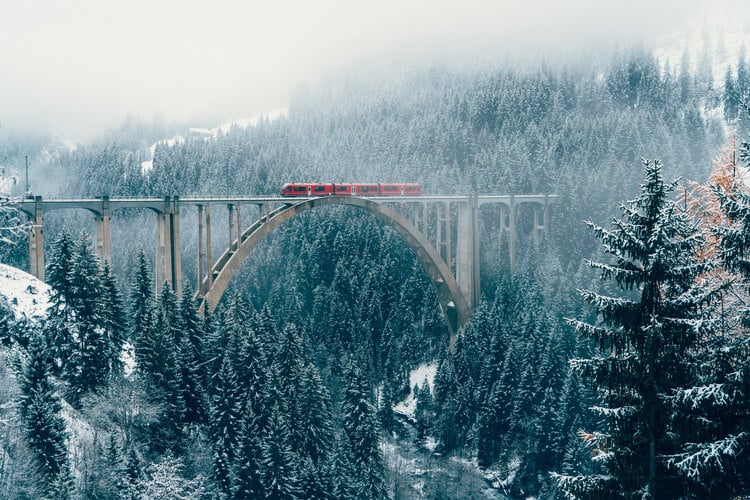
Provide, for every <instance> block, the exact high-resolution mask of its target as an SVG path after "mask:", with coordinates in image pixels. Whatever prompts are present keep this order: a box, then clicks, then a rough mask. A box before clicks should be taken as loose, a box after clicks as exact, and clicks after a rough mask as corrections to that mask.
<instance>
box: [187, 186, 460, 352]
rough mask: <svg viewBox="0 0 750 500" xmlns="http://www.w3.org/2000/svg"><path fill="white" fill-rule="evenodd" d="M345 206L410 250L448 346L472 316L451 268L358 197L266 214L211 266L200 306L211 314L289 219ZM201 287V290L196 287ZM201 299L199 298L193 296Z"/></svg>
mask: <svg viewBox="0 0 750 500" xmlns="http://www.w3.org/2000/svg"><path fill="white" fill-rule="evenodd" d="M328 205H344V206H352V207H358V208H361V209H364V210H367V211H369V212H370V213H372V214H373V215H374V216H375V217H377V218H378V219H379V220H380V221H382V222H383V223H385V224H387V225H388V226H390V227H391V228H392V229H394V230H395V231H396V232H397V233H398V234H399V235H401V237H402V238H403V239H404V241H405V242H406V244H407V245H408V246H409V248H411V249H412V251H413V252H414V254H415V255H416V257H417V260H419V261H420V262H421V264H422V266H423V267H424V269H425V271H426V272H427V275H428V277H429V278H430V281H431V282H432V285H433V286H434V287H435V290H436V291H437V296H438V300H439V301H440V306H441V309H442V311H443V314H444V316H445V319H446V322H447V323H448V327H449V328H450V333H451V344H452V343H453V339H454V338H455V335H456V334H457V333H458V331H459V329H460V328H461V327H462V326H463V325H464V324H465V323H466V321H468V319H469V316H470V315H471V310H470V309H469V306H468V303H467V301H466V299H465V297H464V295H463V293H462V292H461V290H460V289H459V287H458V283H457V282H456V280H455V279H454V278H453V275H452V274H451V271H450V268H449V267H448V265H447V264H446V263H445V262H444V261H443V259H442V258H441V257H440V256H439V254H438V253H437V251H436V250H435V249H434V248H433V246H432V245H431V244H430V242H429V241H428V240H427V238H426V237H425V235H423V234H422V233H421V232H420V231H419V230H417V228H415V227H414V226H413V225H412V224H411V223H410V222H409V221H408V220H406V218H404V217H403V216H402V215H400V214H399V213H397V212H395V211H394V210H393V209H391V208H389V207H387V206H385V205H384V204H381V203H377V202H375V201H372V200H368V199H365V198H357V197H344V196H328V197H323V198H313V199H308V200H305V201H302V202H299V203H294V204H290V205H285V206H284V207H281V208H278V209H276V210H274V211H273V212H271V213H270V214H269V217H268V218H267V220H264V221H263V222H262V223H261V222H260V221H258V222H256V223H254V224H253V225H252V226H250V227H249V228H248V229H247V230H245V231H244V232H243V233H242V238H241V239H242V241H241V243H240V245H239V247H238V248H237V249H236V250H231V249H227V251H226V252H225V253H224V254H223V255H222V256H221V257H219V259H218V260H217V263H216V265H215V266H214V269H213V272H214V275H215V277H214V279H213V283H212V285H211V287H210V288H209V289H208V291H207V292H206V294H205V297H203V302H202V303H201V305H200V307H201V310H203V309H204V308H205V307H206V306H207V307H208V310H209V311H210V312H213V311H214V309H215V308H216V306H217V304H218V303H219V301H220V300H221V297H222V295H223V294H224V292H225V291H226V289H227V287H228V286H229V283H230V281H231V280H232V278H233V277H234V275H235V273H236V272H237V271H238V270H239V268H240V266H241V265H242V263H243V262H244V261H245V259H246V258H247V257H248V256H249V255H250V253H251V251H252V250H253V249H254V248H255V247H256V246H257V245H258V244H259V243H260V242H261V241H263V239H265V238H266V236H268V235H269V234H270V233H271V232H272V231H274V230H275V229H276V228H277V227H279V226H280V225H282V224H283V223H284V222H286V221H288V220H290V219H291V218H293V217H295V216H297V215H299V214H301V213H303V212H305V211H307V210H310V209H312V208H315V207H322V206H328ZM199 288H200V287H199ZM196 298H198V299H200V297H198V296H196Z"/></svg>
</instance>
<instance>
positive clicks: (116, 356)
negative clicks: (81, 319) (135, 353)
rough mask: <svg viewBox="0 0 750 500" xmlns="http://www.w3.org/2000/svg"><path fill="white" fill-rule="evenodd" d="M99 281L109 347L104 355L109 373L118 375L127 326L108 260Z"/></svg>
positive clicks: (120, 297)
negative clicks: (108, 365) (108, 366)
mask: <svg viewBox="0 0 750 500" xmlns="http://www.w3.org/2000/svg"><path fill="white" fill-rule="evenodd" d="M101 283H102V306H101V307H102V315H103V316H104V328H105V334H106V336H107V343H108V345H109V346H110V347H111V350H110V351H109V352H107V353H106V354H105V357H106V359H107V361H108V362H109V364H110V373H111V374H118V375H119V374H121V373H122V361H121V360H120V355H121V354H122V349H123V346H124V345H125V340H126V336H127V331H128V326H127V316H126V314H125V310H124V306H123V300H122V295H121V294H120V288H119V287H118V286H117V281H116V280H115V277H114V276H113V275H112V273H111V271H110V268H109V262H105V263H104V267H103V268H102V273H101Z"/></svg>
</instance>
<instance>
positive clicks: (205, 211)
mask: <svg viewBox="0 0 750 500" xmlns="http://www.w3.org/2000/svg"><path fill="white" fill-rule="evenodd" d="M230 231H231V227H230ZM204 241H205V243H204ZM230 245H231V244H230ZM204 258H205V261H206V262H205V268H204V267H203V266H204V264H203V260H204ZM204 269H205V271H204ZM213 279H214V273H213V256H212V255H211V204H210V203H206V204H205V205H198V292H199V293H200V294H201V295H205V294H206V293H207V292H208V290H209V289H210V288H211V285H212V284H213Z"/></svg>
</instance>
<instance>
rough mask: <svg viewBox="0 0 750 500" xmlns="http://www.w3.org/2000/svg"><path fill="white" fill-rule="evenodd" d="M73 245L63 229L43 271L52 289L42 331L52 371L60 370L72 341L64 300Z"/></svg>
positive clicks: (69, 311) (68, 308) (68, 314)
mask: <svg viewBox="0 0 750 500" xmlns="http://www.w3.org/2000/svg"><path fill="white" fill-rule="evenodd" d="M73 246H74V245H73V240H72V239H71V238H70V235H69V234H68V232H67V231H66V230H64V229H63V231H62V233H61V234H60V236H59V237H58V239H57V240H56V241H55V242H54V243H53V245H52V252H51V253H50V260H49V263H48V264H47V269H46V271H45V276H46V278H47V283H48V284H49V285H50V287H52V290H51V293H50V307H49V310H48V311H47V321H46V322H45V325H44V331H45V337H46V339H47V344H48V345H49V350H50V356H51V359H52V361H53V362H52V364H51V369H52V371H53V373H55V374H59V373H60V372H61V371H62V366H63V363H64V361H65V360H67V359H68V357H69V354H70V351H69V348H70V346H71V344H72V338H71V332H70V331H69V329H68V327H69V325H70V317H71V315H72V313H73V310H72V309H71V308H70V307H68V306H67V301H68V300H69V298H70V295H71V285H70V268H71V264H72V262H73Z"/></svg>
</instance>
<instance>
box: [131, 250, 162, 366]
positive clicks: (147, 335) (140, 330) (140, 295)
mask: <svg viewBox="0 0 750 500" xmlns="http://www.w3.org/2000/svg"><path fill="white" fill-rule="evenodd" d="M153 290H154V284H153V281H152V280H151V274H150V272H149V270H148V264H147V262H146V255H145V254H144V253H143V251H142V250H141V252H140V253H139V254H138V269H137V270H136V275H135V279H134V282H133V285H132V288H131V291H130V301H129V303H130V304H129V305H130V332H129V337H130V342H132V343H133V345H134V346H135V358H136V361H137V362H138V364H139V365H138V370H139V371H141V370H142V369H143V366H142V363H143V362H144V360H146V359H148V357H149V356H151V354H150V352H149V351H150V350H151V349H152V345H151V344H150V342H151V340H152V338H151V336H152V333H153V332H152V330H153V328H154V325H155V323H156V306H155V304H154V292H153Z"/></svg>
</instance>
